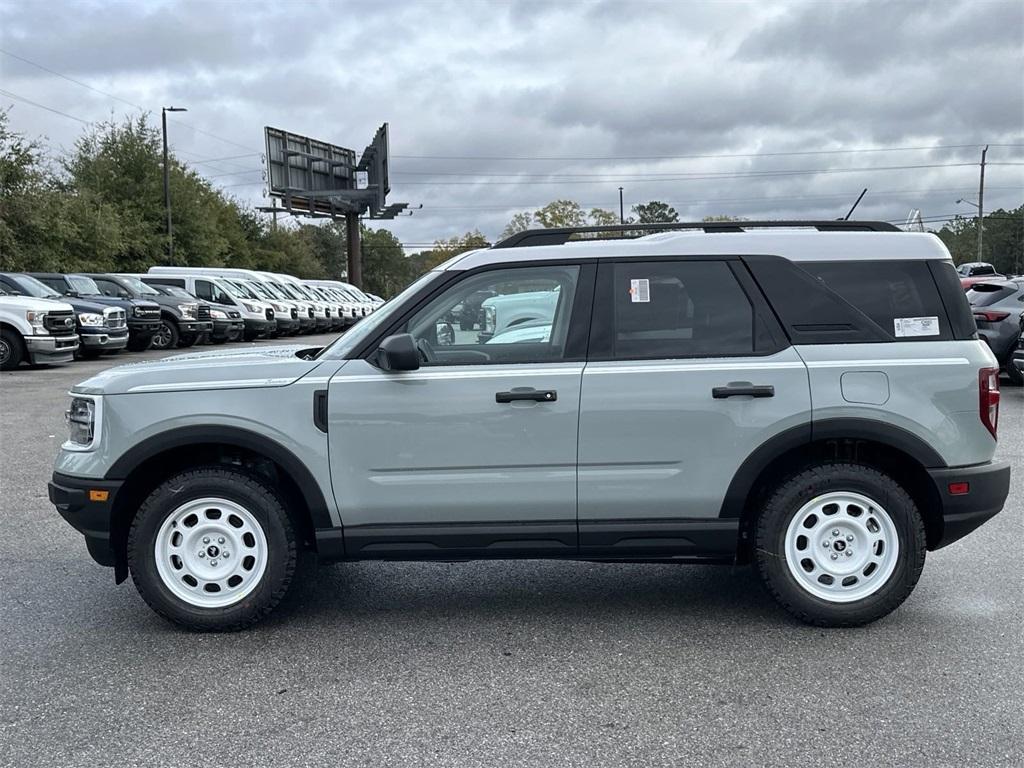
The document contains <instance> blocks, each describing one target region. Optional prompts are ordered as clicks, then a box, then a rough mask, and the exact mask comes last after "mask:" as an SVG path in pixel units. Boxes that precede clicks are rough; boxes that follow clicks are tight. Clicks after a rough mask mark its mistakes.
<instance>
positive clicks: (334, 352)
mask: <svg viewBox="0 0 1024 768" xmlns="http://www.w3.org/2000/svg"><path fill="white" fill-rule="evenodd" d="M442 275H444V272H443V271H441V270H438V271H436V272H426V273H424V274H422V275H420V276H419V277H418V278H416V279H415V280H414V281H413V282H412V283H411V284H410V285H409V286H408V287H406V289H405V290H404V291H402V292H401V293H399V294H398V295H397V296H395V297H394V298H392V299H391V301H389V302H387V303H386V304H384V305H383V306H382V307H381V308H380V309H378V310H377V311H376V312H374V313H373V314H372V315H370V316H369V317H366V318H364V319H362V320H360V321H359V322H358V323H356V324H355V325H353V326H352V330H350V331H348V332H347V333H343V334H342V335H341V336H339V337H338V338H337V339H335V340H334V341H333V342H332V343H331V344H328V345H327V346H326V347H324V348H323V349H322V350H320V353H319V354H318V355H317V357H318V358H319V357H324V356H326V357H329V358H331V359H332V360H338V359H341V358H343V357H345V356H346V355H348V354H349V353H350V352H352V351H353V350H354V349H356V348H357V347H358V346H359V345H360V344H362V343H363V341H365V340H366V338H367V337H368V336H372V335H373V334H374V333H376V332H377V331H378V330H379V329H380V328H382V327H384V326H387V325H389V324H390V323H391V321H392V320H393V319H394V316H395V315H397V314H398V313H399V312H400V311H401V308H402V307H403V306H405V304H406V301H405V300H406V299H408V298H409V297H410V296H412V295H413V294H415V293H417V292H418V291H419V290H421V289H422V288H424V287H425V286H427V285H429V284H430V283H432V282H434V281H435V280H438V279H440V278H441V276H442Z"/></svg>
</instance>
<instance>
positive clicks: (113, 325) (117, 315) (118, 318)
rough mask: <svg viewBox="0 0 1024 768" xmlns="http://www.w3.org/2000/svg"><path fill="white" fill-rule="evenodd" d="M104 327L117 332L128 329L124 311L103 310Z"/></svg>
mask: <svg viewBox="0 0 1024 768" xmlns="http://www.w3.org/2000/svg"><path fill="white" fill-rule="evenodd" d="M103 325H104V326H106V328H107V329H108V330H112V331H116V330H118V329H119V328H127V327H128V322H127V320H126V319H125V315H124V310H123V309H104V310H103Z"/></svg>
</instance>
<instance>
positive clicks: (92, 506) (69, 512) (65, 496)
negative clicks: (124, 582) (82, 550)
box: [47, 472, 127, 581]
mask: <svg viewBox="0 0 1024 768" xmlns="http://www.w3.org/2000/svg"><path fill="white" fill-rule="evenodd" d="M120 489H121V481H120V480H90V479H88V478H83V477H71V476H70V475H62V474H60V473H59V472H54V473H53V479H52V480H51V481H50V482H49V483H48V484H47V490H48V491H49V495H50V502H51V503H52V504H53V506H55V507H56V508H57V512H59V513H60V516H61V517H63V518H64V519H65V520H67V522H68V523H69V524H70V525H71V527H73V528H74V529H75V530H76V531H78V532H79V533H81V534H82V535H83V536H84V537H85V546H86V547H87V548H88V550H89V554H90V555H91V556H92V559H93V560H95V561H96V562H97V563H99V564H100V565H105V566H107V567H113V566H115V565H119V563H118V558H117V550H116V549H115V547H114V543H113V542H112V541H111V537H110V528H111V525H110V523H111V513H112V511H113V509H114V498H115V497H116V496H117V492H118V491H119V490H120ZM104 494H105V495H104ZM121 567H124V566H123V564H121ZM119 570H120V569H119ZM117 575H118V577H120V575H121V574H120V573H118V574H117ZM125 575H127V573H125ZM118 580H119V581H120V579H118Z"/></svg>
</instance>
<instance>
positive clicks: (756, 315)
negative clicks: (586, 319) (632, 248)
mask: <svg viewBox="0 0 1024 768" xmlns="http://www.w3.org/2000/svg"><path fill="white" fill-rule="evenodd" d="M663 261H664V262H694V261H696V262H709V261H715V262H724V263H725V264H726V266H727V267H728V268H729V270H730V272H731V273H732V275H733V277H735V278H736V282H737V284H738V285H739V287H740V290H741V291H743V294H744V295H745V296H746V297H747V301H749V302H750V308H751V314H752V318H753V323H754V327H753V328H752V329H751V333H752V336H753V346H754V348H753V350H752V351H750V352H730V353H723V354H717V355H708V354H704V353H701V354H694V355H673V356H671V357H666V356H664V355H615V354H613V350H614V339H613V334H614V332H615V331H614V328H613V323H614V311H613V310H614V306H613V302H612V292H613V289H614V286H613V285H612V281H613V279H614V269H615V265H617V264H636V263H638V262H639V263H652V262H663ZM592 314H593V318H594V320H593V324H592V326H591V332H590V347H589V349H588V354H587V362H592V363H603V362H619V361H621V362H628V361H636V360H712V359H719V358H753V357H770V356H771V355H776V354H778V353H779V352H781V351H783V350H784V349H787V348H789V347H791V346H792V344H791V343H790V341H789V339H788V338H787V336H786V333H785V331H784V330H783V328H782V325H781V324H780V323H779V319H778V318H777V317H776V316H775V313H774V312H772V310H771V307H770V305H769V304H768V301H767V299H766V298H765V297H764V294H762V293H761V289H760V288H759V287H758V285H757V282H756V281H755V280H754V278H753V276H752V275H751V274H750V272H749V270H748V269H747V266H746V265H745V264H744V263H743V259H742V257H741V256H733V255H721V254H709V255H706V256H703V255H698V254H685V255H684V254H680V255H667V256H666V255H662V256H650V257H629V256H626V255H623V256H622V257H621V258H620V257H615V258H604V259H601V260H600V264H599V267H598V272H597V280H596V282H595V285H594V307H593V311H592ZM758 321H760V322H761V323H763V325H764V327H765V329H766V330H767V331H768V334H769V336H770V337H771V339H772V343H771V344H770V345H768V346H767V347H765V348H763V349H761V348H759V345H758V343H757V337H758V333H757V324H758Z"/></svg>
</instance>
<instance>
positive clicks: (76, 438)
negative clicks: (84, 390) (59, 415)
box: [64, 397, 99, 450]
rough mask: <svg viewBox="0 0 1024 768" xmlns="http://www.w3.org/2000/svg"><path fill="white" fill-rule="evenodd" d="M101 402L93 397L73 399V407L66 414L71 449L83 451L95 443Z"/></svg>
mask: <svg viewBox="0 0 1024 768" xmlns="http://www.w3.org/2000/svg"><path fill="white" fill-rule="evenodd" d="M98 411H99V400H98V399H94V398H91V397H72V398H71V407H70V408H68V410H67V412H66V413H65V414H64V418H65V419H67V422H68V443H69V446H68V447H70V448H72V449H76V448H77V449H78V450H82V449H84V448H89V447H91V446H92V445H93V443H95V441H96V438H97V437H98V436H99V435H98V430H97V423H98V419H97V413H98Z"/></svg>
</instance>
